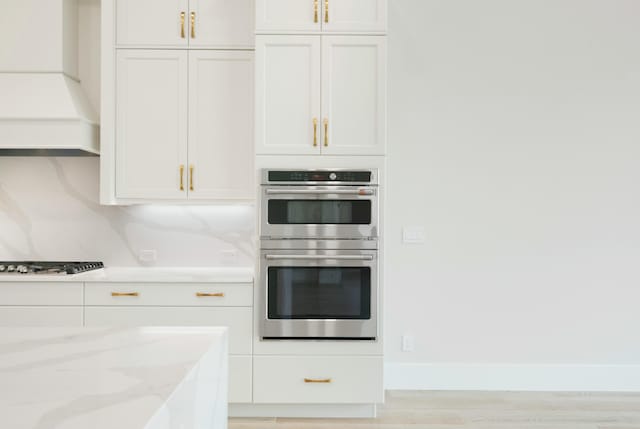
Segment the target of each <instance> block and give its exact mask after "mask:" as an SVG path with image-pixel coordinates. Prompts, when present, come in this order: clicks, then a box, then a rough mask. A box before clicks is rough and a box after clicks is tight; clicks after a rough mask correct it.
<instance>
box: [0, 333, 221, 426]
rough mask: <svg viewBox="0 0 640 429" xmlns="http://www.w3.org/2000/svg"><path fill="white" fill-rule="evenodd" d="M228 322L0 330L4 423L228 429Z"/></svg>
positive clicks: (0, 390) (0, 403)
mask: <svg viewBox="0 0 640 429" xmlns="http://www.w3.org/2000/svg"><path fill="white" fill-rule="evenodd" d="M227 372H228V363H227V329H226V328H0V419H1V422H2V423H0V426H1V427H3V428H11V429H88V428H91V429H114V428H118V429H187V428H188V429H213V428H215V429H218V428H226V427H227Z"/></svg>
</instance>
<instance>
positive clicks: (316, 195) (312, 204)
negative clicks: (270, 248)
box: [260, 186, 378, 239]
mask: <svg viewBox="0 0 640 429" xmlns="http://www.w3.org/2000/svg"><path fill="white" fill-rule="evenodd" d="M261 206H262V207H261V224H260V226H261V229H260V236H261V237H264V238H301V239H309V238H311V239H313V238H318V239H368V238H376V237H377V236H378V189H377V187H375V186H263V188H262V204H261Z"/></svg>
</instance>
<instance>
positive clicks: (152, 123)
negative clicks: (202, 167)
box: [116, 50, 187, 199]
mask: <svg viewBox="0 0 640 429" xmlns="http://www.w3.org/2000/svg"><path fill="white" fill-rule="evenodd" d="M116 67H117V70H116V112H117V113H116V196H117V197H118V198H156V199H163V198H169V199H181V198H186V195H187V192H186V180H187V171H186V167H187V166H186V160H187V52H186V51H176V50H173V51H172V50H149V51H147V50H119V51H118V53H117V65H116ZM180 166H184V167H183V171H182V174H181V169H180ZM181 180H182V182H183V188H184V190H181V188H180V182H181Z"/></svg>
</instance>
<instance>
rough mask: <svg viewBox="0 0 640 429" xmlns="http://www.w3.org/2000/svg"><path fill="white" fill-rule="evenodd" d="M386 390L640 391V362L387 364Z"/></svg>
mask: <svg viewBox="0 0 640 429" xmlns="http://www.w3.org/2000/svg"><path fill="white" fill-rule="evenodd" d="M385 389H387V390H494V391H496V390H503V391H552V392H553V391H555V392H557V391H567V392H575V391H581V392H606V391H611V392H640V365H470V364H423V363H386V364H385Z"/></svg>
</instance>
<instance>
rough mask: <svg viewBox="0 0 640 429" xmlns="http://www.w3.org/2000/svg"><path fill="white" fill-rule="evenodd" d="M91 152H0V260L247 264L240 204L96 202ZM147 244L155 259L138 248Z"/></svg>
mask: <svg viewBox="0 0 640 429" xmlns="http://www.w3.org/2000/svg"><path fill="white" fill-rule="evenodd" d="M99 169H100V162H99V159H98V158H47V157H0V259H5V260H7V259H8V260H11V259H16V260H29V259H34V260H100V261H103V262H104V263H105V264H106V265H107V266H147V265H155V266H184V267H220V266H247V265H248V266H253V263H254V254H255V250H254V245H253V241H254V229H255V228H254V224H255V221H254V211H255V208H254V207H251V206H248V205H229V206H218V205H209V206H192V205H191V206H181V205H135V206H120V207H113V206H101V205H100V203H99ZM143 250H155V251H156V252H157V260H156V261H155V262H152V263H149V262H141V261H140V259H139V255H140V252H141V251H143Z"/></svg>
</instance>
